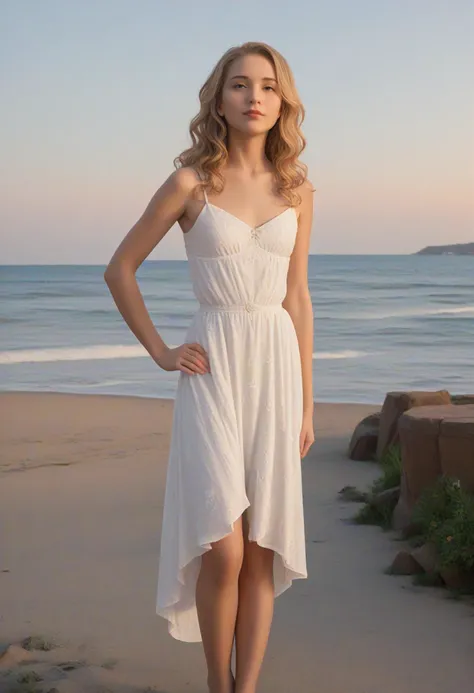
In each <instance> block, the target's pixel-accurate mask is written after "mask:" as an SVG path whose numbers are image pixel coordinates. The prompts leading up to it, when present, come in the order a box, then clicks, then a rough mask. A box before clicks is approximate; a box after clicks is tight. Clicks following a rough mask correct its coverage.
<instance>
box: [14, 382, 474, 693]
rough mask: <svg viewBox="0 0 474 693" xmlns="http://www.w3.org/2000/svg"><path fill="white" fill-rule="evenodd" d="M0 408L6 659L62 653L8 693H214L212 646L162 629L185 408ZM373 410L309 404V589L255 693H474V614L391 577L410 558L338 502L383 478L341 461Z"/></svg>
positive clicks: (278, 636) (63, 400) (116, 401)
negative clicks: (35, 638) (402, 558)
mask: <svg viewBox="0 0 474 693" xmlns="http://www.w3.org/2000/svg"><path fill="white" fill-rule="evenodd" d="M0 406H1V412H2V416H1V421H2V431H1V437H2V441H1V460H0V532H1V534H0V603H1V606H0V646H1V648H2V649H5V648H6V647H7V646H8V645H10V644H12V643H19V642H21V640H22V639H23V638H26V637H28V636H32V635H37V634H40V635H42V636H44V637H46V638H48V639H51V640H52V641H54V642H56V644H58V645H59V646H58V647H57V648H55V649H53V650H51V651H49V652H43V653H41V652H39V653H38V652H32V653H30V655H29V656H30V657H32V658H33V659H39V660H42V659H43V660H45V663H41V662H38V663H36V664H34V665H33V664H31V665H28V664H26V665H25V664H24V665H22V666H20V665H15V657H16V656H17V655H18V651H17V652H15V650H14V648H13V649H11V650H10V653H9V657H10V658H11V664H10V665H9V668H10V669H11V672H10V674H9V675H8V677H7V676H5V666H4V668H3V671H2V670H0V690H2V691H3V690H8V688H7V685H6V681H7V680H12V678H16V677H17V676H18V674H19V673H20V672H25V671H29V670H30V669H34V670H36V671H37V672H38V673H40V674H41V675H42V676H43V677H44V678H45V681H44V682H43V683H40V684H38V686H39V689H40V690H41V689H42V690H44V691H45V692H46V691H48V690H49V689H50V688H51V687H53V685H54V686H55V687H56V689H57V691H59V693H76V691H77V692H78V691H102V692H103V693H104V692H105V691H117V693H129V692H130V693H132V692H133V693H138V692H139V691H140V692H141V691H145V690H147V687H149V688H148V690H153V691H155V692H160V693H205V692H206V686H205V676H206V673H205V662H204V655H203V652H202V645H201V644H200V643H183V642H180V641H176V640H174V639H173V638H171V637H170V636H169V635H168V632H167V624H166V622H165V621H164V620H163V619H161V618H160V617H158V616H156V614H155V596H156V580H157V569H158V555H159V541H160V530H161V515H162V508H163V496H164V482H165V477H166V463H167V452H168V445H169V434H170V424H171V418H172V407H173V402H172V401H167V400H158V399H145V398H140V397H111V396H83V395H67V394H55V393H44V394H43V393H41V394H34V393H2V394H1V395H0ZM378 409H380V405H373V406H370V405H353V404H343V403H341V404H316V406H315V434H316V441H315V443H314V445H313V447H312V448H311V451H310V453H309V454H308V456H307V457H306V458H305V459H304V460H303V463H302V464H303V481H304V500H305V523H306V537H307V558H308V571H309V578H308V579H307V580H298V581H295V582H294V583H293V586H292V588H291V589H290V590H288V591H287V592H285V593H284V594H283V595H281V597H279V598H278V599H277V600H276V602H275V615H274V621H273V627H272V632H271V636H270V642H269V645H268V649H267V654H266V657H265V660H264V665H263V669H262V675H261V681H260V686H259V693H467V692H468V691H472V690H474V606H473V605H472V603H471V602H469V601H465V600H464V601H455V600H453V599H449V598H447V595H448V593H447V591H445V590H442V589H441V588H427V587H415V586H414V585H413V584H412V580H411V578H409V577H400V576H391V575H387V574H385V573H384V570H385V569H386V568H387V567H388V565H389V564H390V563H391V561H392V559H393V557H394V556H395V554H396V552H397V551H398V550H399V549H400V548H402V547H403V546H404V545H405V544H404V542H400V541H398V540H397V539H398V535H397V534H396V533H395V532H387V533H385V532H383V531H382V530H381V529H380V528H378V527H372V526H359V525H356V524H353V523H352V522H351V521H350V518H351V517H352V516H353V515H354V513H355V512H356V510H357V509H358V507H359V504H358V503H347V502H342V501H341V500H339V499H338V497H337V492H338V491H339V490H340V489H341V488H342V487H343V486H344V485H346V484H353V485H355V486H357V487H358V488H360V489H366V488H367V486H368V485H369V484H370V483H371V482H372V481H373V480H374V479H375V478H376V477H377V476H378V475H379V472H378V467H377V465H376V464H374V463H371V462H353V461H350V460H349V459H348V458H347V457H346V449H347V443H348V440H349V438H350V435H351V433H352V430H353V428H354V426H355V424H356V423H357V422H358V421H359V420H360V419H361V418H362V417H363V416H365V415H366V414H368V413H371V412H373V411H377V410H378ZM71 660H72V661H73V662H76V664H72V665H69V666H67V665H65V664H64V663H65V662H68V661H71ZM52 663H55V664H56V665H58V664H62V665H63V666H62V667H60V668H56V669H52V668H51V665H52ZM0 664H1V660H0ZM3 664H4V665H5V659H4V660H3ZM71 667H74V668H71Z"/></svg>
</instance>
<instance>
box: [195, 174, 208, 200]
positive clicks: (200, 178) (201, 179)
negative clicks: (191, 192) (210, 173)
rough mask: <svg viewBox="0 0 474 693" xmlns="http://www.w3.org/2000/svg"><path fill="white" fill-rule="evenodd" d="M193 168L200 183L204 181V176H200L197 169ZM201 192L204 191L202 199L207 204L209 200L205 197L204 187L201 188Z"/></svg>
mask: <svg viewBox="0 0 474 693" xmlns="http://www.w3.org/2000/svg"><path fill="white" fill-rule="evenodd" d="M194 170H195V172H196V175H197V177H198V178H199V180H200V181H201V183H202V182H203V181H204V178H203V177H202V176H201V174H200V173H199V171H198V170H197V169H194ZM202 192H203V193H204V200H205V202H206V205H209V200H208V199H207V192H206V190H205V188H203V189H202Z"/></svg>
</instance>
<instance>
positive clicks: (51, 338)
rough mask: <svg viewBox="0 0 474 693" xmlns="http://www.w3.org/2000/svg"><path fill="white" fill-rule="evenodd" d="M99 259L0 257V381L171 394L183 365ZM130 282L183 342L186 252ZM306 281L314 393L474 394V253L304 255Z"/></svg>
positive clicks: (145, 268)
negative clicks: (114, 288)
mask: <svg viewBox="0 0 474 693" xmlns="http://www.w3.org/2000/svg"><path fill="white" fill-rule="evenodd" d="M104 269H105V267H104V266H102V265H34V266H29V265H19V266H14V265H3V266H0V389H1V390H3V391H12V390H17V391H18V390H22V391H34V392H52V391H54V392H69V393H81V394H83V393H88V394H92V393H100V394H112V395H137V396H143V397H165V398H174V397H175V391H176V385H177V379H178V375H179V372H178V371H175V372H171V373H169V372H166V371H163V370H162V369H161V368H159V366H158V365H157V364H156V363H155V362H154V361H153V360H152V359H151V357H150V356H149V354H148V353H147V352H146V350H145V349H144V348H143V347H142V345H141V344H140V343H139V342H138V341H137V339H136V337H135V336H134V335H133V334H132V332H131V331H130V330H129V328H128V326H127V325H126V323H125V322H124V320H123V318H122V316H121V315H120V313H119V312H118V310H117V307H116V306H115V303H114V301H113V299H112V296H111V295H110V292H109V290H108V287H107V286H106V284H105V282H104V279H103V272H104ZM137 280H138V283H139V286H140V290H141V291H142V294H143V297H144V300H145V303H146V306H147V308H148V310H149V312H150V315H151V318H152V320H153V322H154V325H155V327H156V329H157V330H158V332H159V333H160V334H161V336H162V337H163V339H164V340H165V342H166V343H167V344H168V345H169V346H177V345H178V344H181V343H182V342H183V340H184V333H185V330H186V328H187V326H188V325H189V323H190V321H191V318H192V315H193V313H194V312H195V310H196V309H197V305H198V304H197V301H196V299H195V297H194V295H193V292H192V288H191V282H190V279H189V276H188V266H187V262H186V261H185V260H183V261H145V262H144V263H143V264H142V265H141V267H140V268H139V270H138V272H137ZM309 287H310V291H311V297H312V302H313V310H314V353H313V388H314V399H315V400H316V401H318V402H361V403H369V404H378V403H382V402H383V399H384V397H385V393H386V392H387V391H390V390H406V389H414V390H435V389H446V390H448V391H449V392H451V394H465V393H470V394H472V393H474V349H473V345H474V258H473V257H470V256H455V255H440V256H422V255H311V256H310V258H309ZM195 377H199V376H195Z"/></svg>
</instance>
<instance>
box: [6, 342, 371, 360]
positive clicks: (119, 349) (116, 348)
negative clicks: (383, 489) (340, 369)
mask: <svg viewBox="0 0 474 693" xmlns="http://www.w3.org/2000/svg"><path fill="white" fill-rule="evenodd" d="M169 346H170V347H171V348H174V345H172V344H170V345H169ZM368 355H369V354H368V353H367V352H364V351H354V350H343V351H319V352H315V353H313V359H317V360H325V359H356V358H361V357H363V356H368ZM144 357H150V355H149V354H148V352H147V350H146V349H145V347H143V346H142V345H141V344H132V345H124V344H115V345H110V344H94V345H91V346H84V347H75V348H71V347H59V348H50V349H18V350H15V351H2V352H0V364H3V365H10V364H18V363H48V362H49V363H54V362H56V361H97V360H99V359H105V360H111V359H138V358H144ZM150 358H151V357H150Z"/></svg>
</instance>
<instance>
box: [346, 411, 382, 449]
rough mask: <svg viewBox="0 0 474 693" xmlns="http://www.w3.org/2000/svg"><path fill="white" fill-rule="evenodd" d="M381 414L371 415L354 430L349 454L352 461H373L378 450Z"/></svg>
mask: <svg viewBox="0 0 474 693" xmlns="http://www.w3.org/2000/svg"><path fill="white" fill-rule="evenodd" d="M379 424H380V412H375V414H369V416H366V417H365V418H364V419H362V421H360V422H359V423H358V424H357V426H356V427H355V429H354V432H353V434H352V437H351V440H350V442H349V448H348V451H347V454H348V456H349V459H351V460H361V461H365V460H373V459H374V457H375V452H376V450H377V440H378V435H379Z"/></svg>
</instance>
